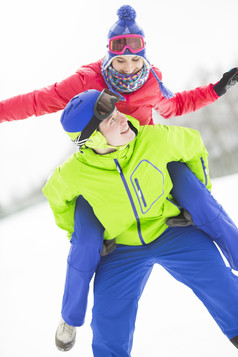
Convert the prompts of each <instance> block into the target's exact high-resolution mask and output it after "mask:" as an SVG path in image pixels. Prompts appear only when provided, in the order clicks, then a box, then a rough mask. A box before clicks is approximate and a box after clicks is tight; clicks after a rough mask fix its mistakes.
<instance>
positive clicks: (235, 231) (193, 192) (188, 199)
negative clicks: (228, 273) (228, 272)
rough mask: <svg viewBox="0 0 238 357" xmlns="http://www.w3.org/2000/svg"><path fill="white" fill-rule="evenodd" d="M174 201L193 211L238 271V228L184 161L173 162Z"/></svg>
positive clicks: (200, 225) (195, 221)
mask: <svg viewBox="0 0 238 357" xmlns="http://www.w3.org/2000/svg"><path fill="white" fill-rule="evenodd" d="M168 170H169V173H170V176H171V179H172V181H173V189H172V191H171V193H172V195H173V197H174V198H175V200H176V201H177V202H178V203H179V204H180V205H181V207H183V208H184V209H186V210H187V211H189V212H190V214H191V216H192V218H193V222H194V224H195V225H196V226H197V227H198V228H199V229H201V230H202V231H203V232H205V233H206V234H207V235H208V236H209V237H210V238H211V239H212V240H214V241H215V242H216V243H217V244H218V246H219V247H220V249H221V251H222V252H223V254H224V256H225V257H226V259H227V261H228V262H229V264H230V266H231V268H232V269H235V270H238V228H237V227H236V225H235V224H234V223H233V221H232V220H231V218H230V217H229V216H228V214H227V213H226V212H225V211H224V209H223V208H222V206H221V205H220V204H219V203H218V202H217V201H216V200H215V199H214V197H213V196H212V194H211V193H210V192H209V190H207V188H206V187H205V185H204V184H203V183H201V182H200V181H199V180H198V179H197V177H196V176H195V175H194V174H193V172H192V171H191V170H190V169H189V168H188V167H187V166H186V165H185V164H183V163H181V162H171V163H169V164H168Z"/></svg>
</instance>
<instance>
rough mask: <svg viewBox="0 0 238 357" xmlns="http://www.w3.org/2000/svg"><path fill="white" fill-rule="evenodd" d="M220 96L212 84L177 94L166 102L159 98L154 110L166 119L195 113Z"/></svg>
mask: <svg viewBox="0 0 238 357" xmlns="http://www.w3.org/2000/svg"><path fill="white" fill-rule="evenodd" d="M218 98H219V97H218V95H217V94H216V92H215V91H214V89H213V85H212V84H208V85H205V86H202V87H198V88H196V89H193V90H190V91H184V92H181V93H176V94H175V95H174V97H173V98H171V99H169V100H166V99H165V98H158V99H159V100H158V101H157V103H156V106H155V107H154V109H155V110H156V111H157V112H158V113H159V114H160V115H161V116H162V117H163V118H165V119H168V118H171V117H175V116H179V115H184V114H187V113H191V112H194V111H196V110H198V109H201V108H203V107H205V106H206V105H208V104H211V103H213V102H215V101H216V100H217V99H218Z"/></svg>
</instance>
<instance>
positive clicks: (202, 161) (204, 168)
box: [201, 157, 207, 186]
mask: <svg viewBox="0 0 238 357" xmlns="http://www.w3.org/2000/svg"><path fill="white" fill-rule="evenodd" d="M201 163H202V168H203V172H204V176H205V186H207V168H206V165H205V163H204V160H203V158H202V157H201Z"/></svg>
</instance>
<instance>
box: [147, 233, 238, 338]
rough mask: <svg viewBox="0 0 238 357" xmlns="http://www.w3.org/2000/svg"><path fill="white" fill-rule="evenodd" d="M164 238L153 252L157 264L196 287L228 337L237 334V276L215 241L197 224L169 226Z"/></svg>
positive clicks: (200, 297)
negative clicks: (183, 226) (196, 225)
mask: <svg viewBox="0 0 238 357" xmlns="http://www.w3.org/2000/svg"><path fill="white" fill-rule="evenodd" d="M161 238H162V239H161V240H160V239H159V240H158V242H156V243H155V247H154V251H153V254H156V255H157V263H159V264H161V265H162V266H163V267H164V268H165V269H166V270H167V271H168V272H169V273H170V274H171V275H172V276H173V277H174V278H175V279H177V280H178V281H180V282H182V283H184V284H185V285H187V286H188V287H189V288H191V289H192V290H193V292H194V293H195V294H196V296H197V297H198V298H199V299H200V300H201V301H202V303H203V304H204V305H205V306H206V308H207V310H208V311H209V313H210V314H211V315H212V317H213V318H214V320H215V321H216V322H217V324H218V326H219V327H220V329H221V330H222V332H223V333H224V334H225V335H226V336H227V337H228V338H229V339H231V338H233V337H234V336H237V335H238V277H237V276H235V275H234V274H233V273H232V272H231V270H230V268H228V267H226V266H225V264H224V262H223V260H222V258H221V255H220V253H219V251H218V249H217V248H216V246H215V244H214V243H213V242H212V241H211V240H210V239H209V238H208V237H207V235H205V234H204V233H203V232H201V231H200V230H198V229H197V228H196V227H194V226H191V227H186V228H179V227H178V228H169V229H168V230H167V231H166V232H165V233H164V234H163V235H162V236H161ZM170 253H172V254H170Z"/></svg>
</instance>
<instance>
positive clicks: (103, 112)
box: [73, 89, 120, 146]
mask: <svg viewBox="0 0 238 357" xmlns="http://www.w3.org/2000/svg"><path fill="white" fill-rule="evenodd" d="M119 100H120V98H119V96H117V95H116V94H114V93H112V92H110V91H109V90H107V89H104V90H103V91H102V92H101V93H100V95H99V97H98V98H97V100H96V102H95V104H94V108H93V116H92V118H91V119H90V120H89V122H88V124H87V125H86V127H85V128H84V129H83V130H82V131H81V132H80V134H79V135H78V136H77V138H76V139H75V140H73V142H74V143H75V144H76V145H78V146H82V145H83V144H85V142H86V141H87V140H88V138H89V137H90V136H91V135H92V133H93V132H94V131H95V130H96V129H97V128H98V126H99V124H100V123H101V122H102V121H103V120H105V119H107V118H108V117H110V115H111V114H112V113H113V112H114V110H115V107H116V106H115V103H117V102H119Z"/></svg>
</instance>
